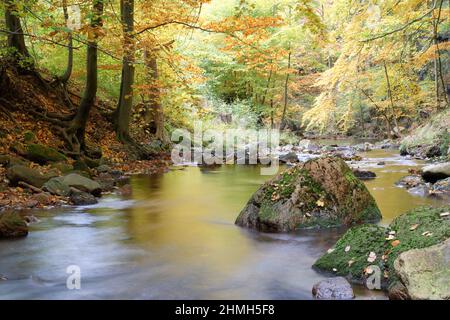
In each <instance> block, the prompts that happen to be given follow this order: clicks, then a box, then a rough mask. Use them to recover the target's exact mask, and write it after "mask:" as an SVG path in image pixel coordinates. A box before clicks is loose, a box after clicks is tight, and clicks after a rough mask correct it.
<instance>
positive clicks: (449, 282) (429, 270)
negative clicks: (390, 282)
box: [394, 239, 450, 300]
mask: <svg viewBox="0 0 450 320" xmlns="http://www.w3.org/2000/svg"><path fill="white" fill-rule="evenodd" d="M394 268H395V272H396V274H397V276H398V277H399V278H400V281H401V284H402V285H403V286H404V287H405V289H406V292H407V296H408V298H409V299H413V300H424V299H429V300H450V239H447V240H446V241H445V242H443V243H440V244H437V245H434V246H431V247H428V248H423V249H412V250H409V251H406V252H403V253H402V254H400V256H399V257H398V258H397V259H396V260H395V263H394Z"/></svg>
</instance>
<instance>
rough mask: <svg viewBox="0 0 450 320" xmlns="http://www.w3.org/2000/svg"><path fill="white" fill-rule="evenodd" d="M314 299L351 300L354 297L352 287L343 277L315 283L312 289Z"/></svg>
mask: <svg viewBox="0 0 450 320" xmlns="http://www.w3.org/2000/svg"><path fill="white" fill-rule="evenodd" d="M312 294H313V296H314V298H316V299H328V300H351V299H353V298H354V297H355V294H354V293H353V289H352V286H351V285H350V283H349V282H348V281H347V280H346V279H345V278H343V277H336V278H329V279H326V280H323V281H320V282H319V283H316V284H315V285H314V287H313V289H312Z"/></svg>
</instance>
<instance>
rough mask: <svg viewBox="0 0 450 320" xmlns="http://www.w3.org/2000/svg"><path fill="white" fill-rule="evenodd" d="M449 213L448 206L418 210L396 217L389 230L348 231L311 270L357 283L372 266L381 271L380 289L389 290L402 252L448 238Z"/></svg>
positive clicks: (373, 227) (367, 227) (395, 279)
mask: <svg viewBox="0 0 450 320" xmlns="http://www.w3.org/2000/svg"><path fill="white" fill-rule="evenodd" d="M449 210H450V207H443V208H430V207H421V208H418V209H415V210H411V211H409V212H407V213H405V214H403V215H401V216H399V217H397V218H396V219H395V220H394V221H393V222H392V223H391V224H390V225H389V227H388V228H384V227H380V226H377V225H362V226H357V227H354V228H351V229H349V230H348V231H347V232H346V233H345V234H344V235H343V236H342V237H341V238H340V239H339V240H338V241H337V242H336V244H335V245H334V246H333V248H332V249H330V250H329V251H328V252H327V253H326V254H324V255H323V256H322V257H320V258H319V259H318V260H317V261H316V262H315V264H314V268H316V269H317V270H321V271H325V272H331V273H335V274H337V275H341V276H345V277H347V278H349V279H350V280H352V281H354V282H359V283H360V282H363V281H364V280H365V279H366V277H367V275H368V273H367V271H368V270H369V269H370V268H369V269H368V267H369V266H374V265H375V266H378V267H379V268H380V270H381V271H382V275H383V279H382V280H383V283H382V287H383V288H385V289H387V288H388V287H389V286H391V287H392V286H394V285H395V284H396V283H397V282H398V280H399V279H398V277H397V275H396V273H395V272H394V262H395V260H396V259H397V257H398V256H399V255H400V254H401V253H402V252H406V251H408V250H411V249H420V248H426V247H429V246H432V245H435V244H438V243H440V242H442V241H445V240H446V239H448V238H450V218H449V217H448V216H447V215H445V214H443V213H445V212H448V211H449ZM441 214H443V215H442V216H441Z"/></svg>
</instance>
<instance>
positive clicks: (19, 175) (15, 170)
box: [6, 165, 57, 188]
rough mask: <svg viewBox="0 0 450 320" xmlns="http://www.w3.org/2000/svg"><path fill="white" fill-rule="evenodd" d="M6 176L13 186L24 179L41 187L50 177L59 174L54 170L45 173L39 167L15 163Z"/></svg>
mask: <svg viewBox="0 0 450 320" xmlns="http://www.w3.org/2000/svg"><path fill="white" fill-rule="evenodd" d="M6 176H7V178H8V179H9V183H10V184H11V185H12V186H16V185H17V184H18V183H19V182H20V181H22V182H25V183H28V184H30V185H32V186H34V187H37V188H41V187H42V186H43V185H44V183H46V182H47V181H48V180H49V179H51V178H53V177H56V176H57V174H56V173H53V172H49V173H46V174H43V173H41V172H40V171H39V170H37V169H32V168H29V167H27V166H23V165H15V166H12V167H10V168H8V170H7V171H6Z"/></svg>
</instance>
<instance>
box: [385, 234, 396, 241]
mask: <svg viewBox="0 0 450 320" xmlns="http://www.w3.org/2000/svg"><path fill="white" fill-rule="evenodd" d="M394 239H395V236H394V235H392V234H390V235H389V236H388V237H387V238H386V240H394Z"/></svg>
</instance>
